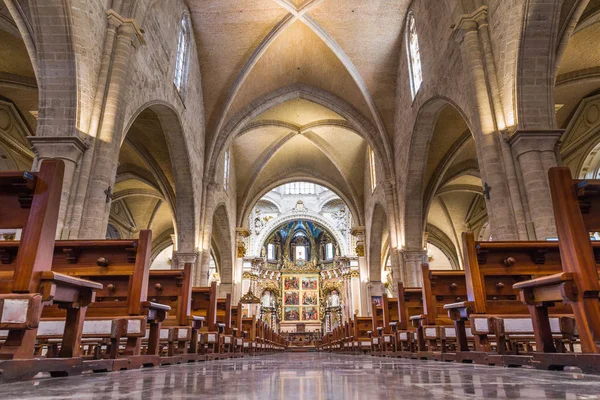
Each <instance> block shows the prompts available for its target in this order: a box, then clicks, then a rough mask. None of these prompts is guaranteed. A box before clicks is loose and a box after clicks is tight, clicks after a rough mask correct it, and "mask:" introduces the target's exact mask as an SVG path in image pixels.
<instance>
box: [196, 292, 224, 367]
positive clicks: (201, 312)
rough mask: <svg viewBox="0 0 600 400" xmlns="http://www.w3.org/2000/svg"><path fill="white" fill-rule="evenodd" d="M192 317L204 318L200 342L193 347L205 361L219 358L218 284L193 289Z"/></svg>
mask: <svg viewBox="0 0 600 400" xmlns="http://www.w3.org/2000/svg"><path fill="white" fill-rule="evenodd" d="M191 312H192V315H194V316H198V317H204V326H203V327H202V328H201V329H200V332H199V335H198V336H199V339H198V342H197V343H195V342H194V341H192V347H193V348H197V349H198V353H199V354H200V355H203V356H205V357H204V359H210V360H213V359H215V358H218V357H219V331H218V328H217V283H216V282H212V283H211V285H210V286H209V287H194V288H192V304H191Z"/></svg>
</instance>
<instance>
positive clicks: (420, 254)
mask: <svg viewBox="0 0 600 400" xmlns="http://www.w3.org/2000/svg"><path fill="white" fill-rule="evenodd" d="M399 253H400V255H401V256H402V259H403V260H404V261H416V260H417V259H419V258H421V259H424V258H426V257H427V250H409V249H400V250H399Z"/></svg>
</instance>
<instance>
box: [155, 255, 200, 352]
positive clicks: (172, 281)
mask: <svg viewBox="0 0 600 400" xmlns="http://www.w3.org/2000/svg"><path fill="white" fill-rule="evenodd" d="M192 268H193V264H191V263H186V264H185V265H184V268H183V269H182V270H151V271H150V278H149V285H148V298H149V299H151V301H153V302H156V303H161V304H166V305H168V306H169V307H171V310H173V312H171V313H169V316H168V318H167V319H166V320H165V321H164V322H163V323H162V327H161V328H160V343H161V346H162V347H163V348H164V349H163V350H162V351H160V353H159V354H160V355H161V364H177V363H180V362H193V361H197V360H198V354H197V353H196V351H195V348H194V349H193V350H192V351H190V350H191V343H192V341H195V342H197V340H198V339H197V336H198V332H199V330H200V329H201V328H202V325H203V323H204V317H202V316H194V315H192V314H191V301H192ZM150 351H151V352H152V353H156V351H155V350H154V349H151V350H150Z"/></svg>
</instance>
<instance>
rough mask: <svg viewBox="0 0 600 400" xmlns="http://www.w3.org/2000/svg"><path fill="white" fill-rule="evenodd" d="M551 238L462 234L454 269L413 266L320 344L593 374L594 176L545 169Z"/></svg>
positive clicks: (597, 332) (597, 202)
mask: <svg viewBox="0 0 600 400" xmlns="http://www.w3.org/2000/svg"><path fill="white" fill-rule="evenodd" d="M549 183H550V188H551V194H552V202H553V208H554V216H555V220H556V227H557V232H558V239H559V240H558V241H537V242H533V241H531V242H478V241H475V240H474V237H473V235H472V234H463V236H462V240H463V249H464V250H463V251H464V254H463V261H464V263H463V264H464V270H462V271H436V270H430V269H429V266H428V265H423V266H422V282H423V285H422V287H419V288H413V287H404V285H403V283H402V282H399V283H398V287H397V289H398V292H397V293H398V297H397V298H388V297H387V296H385V295H384V296H383V302H382V304H381V305H380V306H378V305H376V304H375V303H374V304H373V305H372V313H371V315H372V317H358V316H355V317H354V319H353V320H352V321H348V322H347V323H346V324H344V325H342V326H339V327H338V328H336V329H335V330H334V332H332V333H330V334H328V335H327V336H325V337H324V338H323V344H322V346H321V349H322V350H324V351H335V352H346V353H354V354H356V353H361V352H362V353H370V354H372V355H377V356H385V357H405V358H411V359H428V360H439V361H449V362H450V361H454V362H462V363H477V364H485V365H499V366H507V367H514V366H530V367H536V368H539V369H547V370H562V369H564V368H565V367H578V368H580V369H581V370H582V371H584V372H589V373H599V372H600V297H599V295H600V283H599V277H598V268H599V264H600V243H599V242H594V241H592V240H590V232H598V231H600V180H573V179H572V178H571V173H570V170H569V169H568V168H552V169H550V171H549Z"/></svg>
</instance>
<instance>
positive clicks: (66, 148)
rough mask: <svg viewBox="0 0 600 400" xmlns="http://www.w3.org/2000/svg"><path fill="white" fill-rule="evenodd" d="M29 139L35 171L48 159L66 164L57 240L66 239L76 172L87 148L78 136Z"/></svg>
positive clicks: (31, 137) (30, 137) (33, 137)
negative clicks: (68, 208) (58, 160)
mask: <svg viewBox="0 0 600 400" xmlns="http://www.w3.org/2000/svg"><path fill="white" fill-rule="evenodd" d="M27 139H28V140H29V142H30V143H31V145H32V146H33V151H34V153H35V156H36V157H35V161H34V165H33V169H34V170H38V169H39V164H40V163H41V162H42V161H44V160H47V159H60V160H63V161H64V163H65V175H64V179H63V188H62V196H61V199H60V211H59V214H58V226H57V229H56V238H57V239H66V238H68V237H69V231H68V227H67V226H66V221H67V220H68V217H67V207H68V205H69V203H70V202H71V201H72V197H73V196H74V194H75V188H76V184H75V182H77V174H76V170H77V168H78V166H79V161H80V159H81V155H82V154H83V153H84V152H85V151H86V149H87V146H86V145H85V144H84V143H83V142H82V141H81V139H79V138H78V137H76V136H28V137H27Z"/></svg>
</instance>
